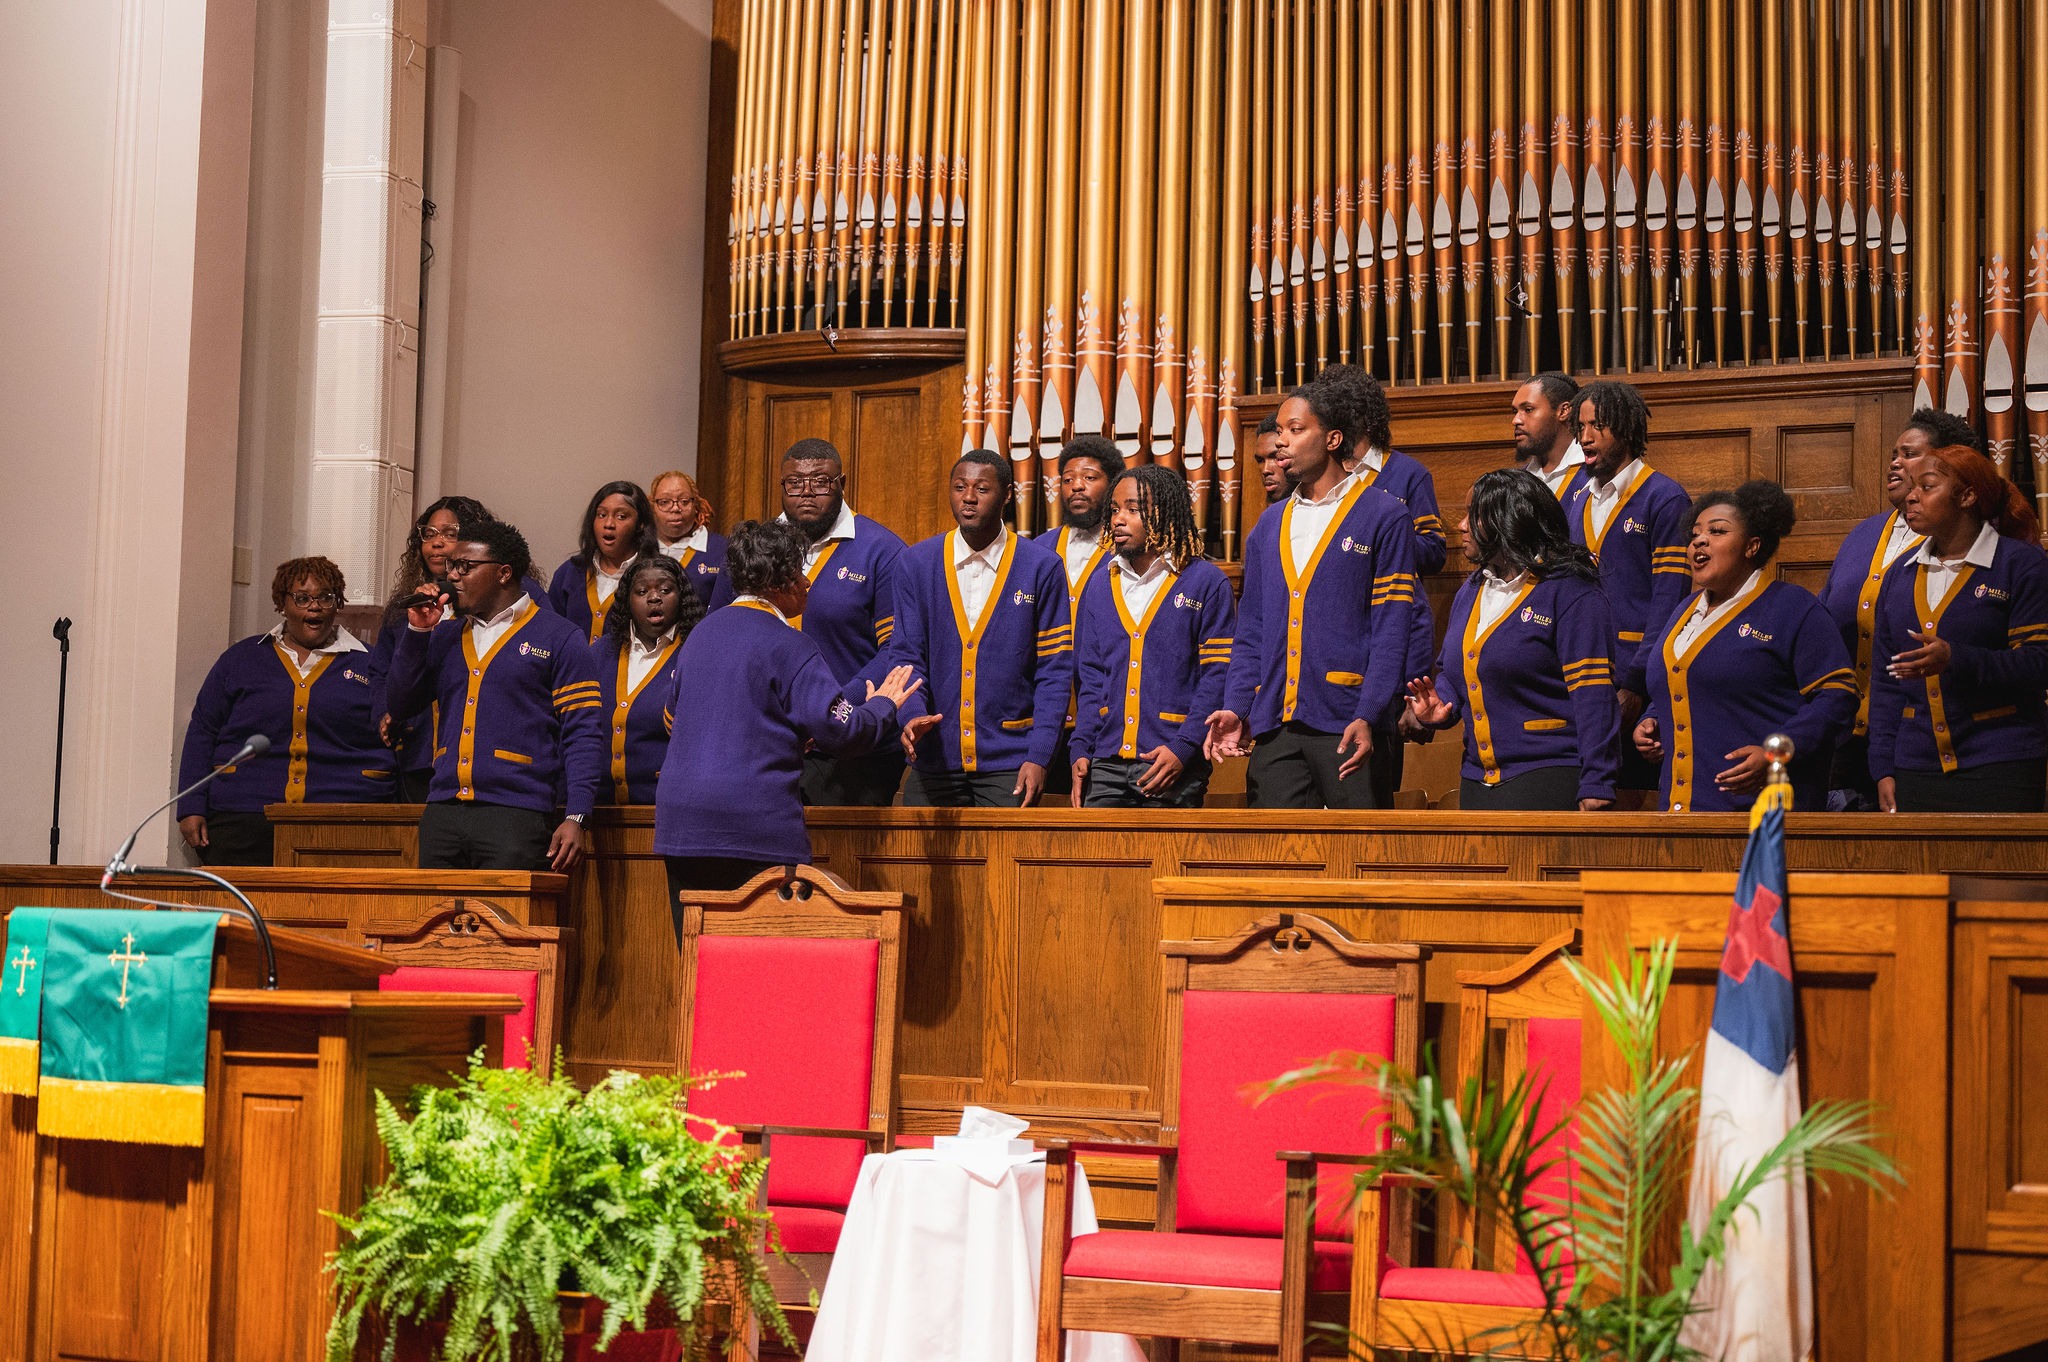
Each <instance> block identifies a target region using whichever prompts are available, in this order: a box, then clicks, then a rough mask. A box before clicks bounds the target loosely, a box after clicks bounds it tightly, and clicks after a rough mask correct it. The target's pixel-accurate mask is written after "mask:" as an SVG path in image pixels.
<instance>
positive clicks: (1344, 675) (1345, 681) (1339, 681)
mask: <svg viewBox="0 0 2048 1362" xmlns="http://www.w3.org/2000/svg"><path fill="white" fill-rule="evenodd" d="M1323 680H1325V681H1327V682H1329V683H1330V684H1331V685H1333V686H1362V685H1364V684H1365V677H1364V676H1362V675H1361V674H1359V673H1358V672H1324V673H1323Z"/></svg>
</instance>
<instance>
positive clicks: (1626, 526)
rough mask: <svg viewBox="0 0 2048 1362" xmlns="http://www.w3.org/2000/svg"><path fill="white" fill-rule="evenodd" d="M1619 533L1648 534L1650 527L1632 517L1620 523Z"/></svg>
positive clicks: (1625, 518)
mask: <svg viewBox="0 0 2048 1362" xmlns="http://www.w3.org/2000/svg"><path fill="white" fill-rule="evenodd" d="M1621 532H1622V533H1623V534H1648V533H1649V532H1650V527H1649V526H1648V525H1645V524H1644V523H1643V522H1642V521H1640V520H1637V519H1636V518H1635V517H1634V516H1627V517H1624V518H1623V520H1622V522H1621Z"/></svg>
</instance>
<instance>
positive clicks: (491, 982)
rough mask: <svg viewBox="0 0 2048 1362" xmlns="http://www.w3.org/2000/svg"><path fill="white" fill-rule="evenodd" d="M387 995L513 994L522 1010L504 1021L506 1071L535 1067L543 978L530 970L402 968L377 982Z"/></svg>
mask: <svg viewBox="0 0 2048 1362" xmlns="http://www.w3.org/2000/svg"><path fill="white" fill-rule="evenodd" d="M377 988H378V990H379V991H381V992H386V993H510V994H512V995H514V996H515V997H517V998H518V999H519V1010H518V1011H517V1012H514V1013H513V1014H512V1015H511V1016H509V1017H507V1018H505V1067H506V1068H508V1069H531V1068H532V1067H533V1024H534V1015H535V1010H536V1007H537V1005H538V999H539V996H540V976H539V975H538V974H536V973H534V972H533V971H532V970H530V969H457V968H454V967H452V966H447V965H400V966H399V967H398V968H397V969H395V970H393V971H391V973H389V974H386V975H383V976H382V977H380V978H379V979H378V980H377Z"/></svg>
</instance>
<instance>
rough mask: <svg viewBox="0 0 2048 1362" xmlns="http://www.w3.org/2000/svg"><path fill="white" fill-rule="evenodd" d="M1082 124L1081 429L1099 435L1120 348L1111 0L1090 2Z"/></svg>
mask: <svg viewBox="0 0 2048 1362" xmlns="http://www.w3.org/2000/svg"><path fill="white" fill-rule="evenodd" d="M1086 13H1087V37H1086V42H1087V51H1086V56H1085V58H1084V66H1083V72H1084V74H1083V77H1082V80H1083V87H1084V92H1083V95H1082V104H1081V110H1082V123H1081V194H1080V202H1081V205H1082V208H1081V280H1080V283H1081V297H1080V305H1079V318H1078V321H1077V322H1076V325H1075V346H1074V363H1075V368H1076V374H1075V382H1074V433H1075V434H1077V435H1079V434H1083V433H1086V434H1090V435H1099V434H1101V433H1103V431H1104V430H1105V428H1106V426H1107V422H1108V410H1107V398H1106V395H1107V394H1108V393H1109V392H1110V390H1111V384H1112V382H1113V381H1114V369H1115V354H1116V352H1115V351H1114V350H1113V349H1112V348H1111V346H1110V336H1109V332H1108V330H1107V328H1108V327H1109V326H1110V325H1112V324H1113V320H1114V319H1113V318H1111V317H1109V316H1108V315H1107V312H1106V310H1107V309H1109V308H1111V307H1114V306H1115V299H1116V256H1115V241H1116V236H1115V233H1116V216H1117V207H1118V205H1117V202H1116V194H1117V146H1118V139H1119V116H1118V104H1119V101H1118V99H1117V83H1118V81H1117V76H1118V71H1117V28H1116V16H1115V15H1114V14H1113V13H1112V12H1111V11H1110V8H1109V6H1107V5H1101V4H1094V5H1089V6H1088V7H1087V11H1086Z"/></svg>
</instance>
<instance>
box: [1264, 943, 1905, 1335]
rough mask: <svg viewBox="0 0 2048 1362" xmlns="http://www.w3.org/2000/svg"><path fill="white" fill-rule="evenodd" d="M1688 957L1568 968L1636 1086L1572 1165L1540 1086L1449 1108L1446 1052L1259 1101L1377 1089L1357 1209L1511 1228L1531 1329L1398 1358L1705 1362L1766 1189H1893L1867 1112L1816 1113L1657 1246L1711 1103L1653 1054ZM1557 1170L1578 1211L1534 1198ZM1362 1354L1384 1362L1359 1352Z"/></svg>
mask: <svg viewBox="0 0 2048 1362" xmlns="http://www.w3.org/2000/svg"><path fill="white" fill-rule="evenodd" d="M1676 956H1677V943H1676V942H1671V941H1666V942H1660V943H1658V944H1657V945H1655V946H1653V947H1652V948H1651V950H1650V951H1649V952H1648V953H1647V956H1644V955H1632V956H1631V957H1630V958H1629V960H1628V961H1627V963H1626V964H1610V965H1609V967H1608V970H1607V974H1606V977H1605V978H1599V977H1596V976H1595V975H1594V974H1593V973H1592V972H1591V971H1589V970H1587V969H1586V968H1585V967H1584V966H1583V965H1581V964H1580V963H1579V962H1578V961H1576V960H1573V959H1570V958H1569V957H1566V958H1565V961H1564V963H1565V965H1566V966H1567V967H1568V968H1569V969H1570V970H1571V973H1572V976H1573V978H1575V979H1576V980H1577V981H1578V984H1579V986H1580V987H1581V988H1582V989H1584V990H1585V993H1586V996H1587V997H1589V998H1590V999H1592V1001H1593V1005H1594V1008H1595V1010H1596V1011H1597V1012H1598V1013H1599V1015H1600V1021H1601V1024H1602V1026H1603V1028H1604V1029H1605V1030H1606V1032H1607V1033H1608V1035H1609V1036H1610V1037H1612V1039H1613V1041H1614V1043H1615V1045H1616V1047H1617V1049H1618V1050H1619V1052H1620V1054H1621V1057H1622V1059H1623V1062H1624V1064H1625V1066H1626V1069H1627V1072H1628V1081H1627V1083H1626V1085H1625V1086H1623V1087H1619V1088H1614V1089H1609V1090H1606V1091H1602V1092H1595V1093H1591V1094H1588V1095H1587V1096H1586V1097H1585V1099H1584V1100H1583V1101H1582V1102H1581V1103H1580V1104H1579V1108H1578V1110H1577V1111H1576V1113H1574V1114H1573V1115H1572V1116H1571V1117H1569V1118H1567V1119H1575V1120H1576V1121H1577V1125H1578V1135H1579V1146H1578V1149H1577V1150H1576V1151H1575V1152H1573V1153H1571V1154H1569V1155H1568V1154H1567V1153H1566V1152H1565V1142H1564V1141H1563V1140H1562V1139H1560V1138H1558V1136H1559V1135H1560V1133H1561V1128H1560V1127H1559V1126H1558V1125H1556V1124H1554V1123H1552V1124H1546V1123H1545V1122H1544V1120H1543V1119H1542V1117H1541V1114H1540V1108H1541V1098H1542V1093H1541V1090H1540V1089H1541V1085H1540V1083H1539V1082H1536V1081H1532V1079H1531V1078H1530V1076H1529V1075H1526V1074H1525V1075H1523V1076H1522V1078H1520V1079H1519V1080H1517V1081H1516V1082H1515V1083H1513V1084H1510V1085H1507V1086H1505V1087H1503V1086H1502V1085H1499V1084H1494V1083H1489V1084H1487V1085H1485V1086H1484V1087H1482V1086H1481V1085H1480V1084H1479V1083H1477V1082H1476V1081H1468V1082H1467V1083H1466V1084H1465V1085H1464V1087H1463V1089H1462V1090H1461V1091H1453V1090H1452V1089H1451V1087H1450V1086H1448V1085H1446V1084H1445V1083H1444V1082H1443V1081H1442V1080H1441V1079H1440V1077H1439V1075H1438V1072H1437V1068H1436V1060H1435V1056H1434V1054H1433V1053H1429V1054H1427V1055H1426V1057H1425V1060H1424V1064H1423V1068H1422V1071H1421V1072H1419V1073H1409V1072H1406V1071H1404V1070H1402V1069H1400V1068H1398V1067H1396V1066H1394V1065H1391V1064H1388V1063H1385V1062H1384V1061H1382V1060H1380V1059H1377V1058H1374V1057H1369V1056H1364V1055H1358V1054H1353V1053H1338V1054H1332V1055H1328V1056H1325V1057H1324V1058H1323V1059H1321V1060H1319V1061H1316V1062H1315V1063H1312V1064H1309V1065H1306V1066H1304V1067H1303V1068H1301V1069H1297V1070H1294V1071H1292V1072H1290V1073H1287V1074H1283V1075H1281V1076H1280V1077H1279V1078H1277V1079H1275V1080H1273V1082H1272V1083H1270V1084H1268V1085H1266V1086H1265V1087H1264V1088H1263V1089H1261V1090H1260V1093H1259V1094H1258V1095H1271V1094H1272V1093H1275V1092H1279V1091H1282V1090H1285V1089H1288V1088H1294V1087H1303V1086H1315V1085H1323V1084H1360V1083H1365V1084H1371V1085H1374V1086H1377V1087H1378V1088H1379V1089H1380V1091H1381V1093H1382V1094H1383V1095H1384V1096H1385V1097H1386V1099H1387V1103H1388V1108H1389V1118H1388V1124H1387V1127H1386V1147H1385V1152H1383V1153H1381V1154H1379V1155H1377V1156H1375V1157H1374V1158H1372V1159H1371V1160H1369V1161H1367V1163H1366V1164H1365V1165H1364V1166H1363V1167H1362V1168H1361V1170H1360V1171H1359V1173H1358V1176H1357V1180H1356V1189H1357V1194H1358V1195H1376V1194H1377V1188H1378V1187H1379V1186H1380V1185H1381V1184H1382V1183H1383V1182H1384V1183H1389V1184H1392V1183H1405V1184H1407V1185H1411V1186H1419V1187H1422V1188H1424V1189H1428V1190H1433V1191H1434V1192H1435V1194H1436V1195H1437V1196H1439V1197H1451V1198H1454V1199H1455V1200H1456V1201H1457V1203H1459V1205H1460V1206H1462V1207H1463V1208H1464V1209H1465V1210H1467V1211H1469V1212H1471V1213H1472V1214H1471V1215H1470V1217H1469V1221H1470V1223H1480V1224H1483V1223H1489V1222H1491V1223H1498V1224H1503V1225H1506V1226H1508V1227H1509V1228H1510V1229H1511V1231H1512V1233H1513V1237H1514V1241H1515V1245H1516V1247H1517V1249H1518V1250H1519V1251H1520V1256H1521V1257H1522V1258H1523V1259H1524V1260H1526V1262H1527V1263H1528V1264H1529V1265H1530V1269H1531V1271H1532V1272H1533V1273H1534V1276H1535V1280H1536V1285H1537V1287H1538V1289H1539V1290H1540V1292H1541V1296H1542V1309H1541V1319H1540V1321H1539V1322H1538V1323H1537V1324H1536V1326H1535V1327H1533V1328H1531V1327H1528V1326H1526V1325H1510V1326H1502V1327H1500V1328H1499V1329H1497V1330H1491V1331H1488V1332H1487V1333H1485V1334H1483V1335H1481V1336H1480V1337H1479V1338H1478V1339H1476V1340H1470V1339H1468V1340H1465V1341H1463V1342H1460V1343H1458V1344H1457V1346H1455V1347H1454V1346H1453V1341H1452V1340H1448V1339H1439V1338H1431V1337H1427V1336H1424V1337H1417V1338H1411V1339H1403V1340H1402V1344H1403V1346H1402V1347H1401V1349H1400V1351H1402V1352H1413V1353H1425V1354H1436V1355H1450V1354H1452V1353H1454V1352H1455V1353H1456V1354H1458V1355H1460V1356H1470V1355H1475V1354H1476V1355H1479V1356H1486V1355H1490V1354H1510V1355H1512V1356H1515V1357H1522V1358H1526V1357H1542V1356H1548V1357H1552V1358H1607V1359H1615V1360H1616V1362H1653V1360H1654V1362H1692V1360H1693V1359H1698V1358H1699V1357H1700V1354H1699V1353H1698V1352H1697V1351H1696V1350H1694V1349H1691V1348H1689V1347H1687V1346H1685V1344H1684V1343H1683V1342H1682V1341H1681V1339H1680V1331H1681V1329H1682V1328H1683V1326H1684V1324H1685V1321H1686V1319H1687V1318H1688V1317H1689V1316H1690V1315H1691V1314H1692V1313H1693V1312H1694V1304H1693V1298H1694V1295H1695V1293H1696V1291H1697V1290H1698V1288H1699V1285H1700V1279H1701V1276H1702V1274H1703V1273H1704V1272H1705V1271H1706V1270H1707V1268H1708V1265H1709V1264H1711V1263H1712V1262H1714V1261H1715V1260H1717V1259H1720V1258H1721V1257H1722V1255H1723V1253H1724V1251H1725V1248H1726V1242H1727V1237H1728V1233H1729V1231H1730V1229H1731V1228H1732V1227H1733V1226H1734V1224H1735V1222H1736V1220H1737V1218H1738V1217H1739V1216H1741V1215H1742V1213H1743V1208H1744V1206H1745V1204H1746V1203H1747V1202H1748V1201H1749V1200H1750V1198H1751V1197H1752V1196H1753V1195H1754V1194H1756V1192H1757V1191H1758V1190H1759V1189H1761V1188H1763V1187H1764V1186H1765V1185H1766V1184H1768V1183H1769V1182H1770V1181H1771V1180H1772V1179H1774V1178H1782V1177H1786V1176H1795V1175H1798V1174H1800V1173H1802V1172H1803V1173H1804V1174H1805V1175H1807V1176H1811V1177H1814V1178H1816V1179H1817V1180H1819V1181H1820V1182H1821V1184H1822V1185H1823V1186H1825V1185H1826V1184H1827V1183H1828V1182H1830V1181H1832V1180H1835V1179H1840V1178H1847V1179H1850V1180H1852V1181H1854V1182H1860V1183H1863V1184H1865V1185H1868V1186H1871V1187H1875V1188H1878V1189H1880V1190H1882V1189H1883V1188H1884V1187H1885V1186H1886V1185H1887V1184H1890V1183H1893V1182H1895V1181H1896V1180H1897V1178H1898V1173H1897V1170H1896V1169H1895V1168H1894V1167H1893V1165H1892V1163H1891V1161H1890V1160H1889V1159H1887V1158H1886V1157H1885V1156H1884V1155H1883V1154H1882V1153H1881V1152H1880V1151H1879V1150H1878V1149H1877V1148H1876V1146H1875V1144H1874V1140H1875V1139H1876V1135H1875V1132H1874V1131H1873V1130H1872V1128H1871V1126H1870V1123H1869V1117H1870V1107H1869V1106H1868V1104H1866V1103H1860V1102H1843V1101H1832V1100H1829V1101H1820V1102H1815V1103H1814V1104H1813V1105H1811V1106H1809V1107H1808V1108H1807V1109H1806V1111H1805V1113H1804V1115H1803V1116H1802V1117H1801V1119H1800V1120H1799V1121H1798V1122H1797V1123H1796V1124H1795V1125H1793V1126H1792V1127H1791V1129H1790V1130H1789V1131H1788V1132H1787V1133H1786V1135H1785V1136H1784V1138H1783V1139H1782V1140H1780V1141H1779V1142H1778V1144H1777V1145H1775V1146H1774V1147H1773V1148H1771V1149H1770V1150H1769V1152H1768V1153H1766V1154H1765V1155H1764V1156H1762V1157H1761V1158H1760V1159H1758V1160H1757V1162H1756V1163H1755V1164H1754V1165H1753V1166H1751V1167H1749V1168H1748V1169H1747V1170H1746V1171H1745V1173H1744V1175H1743V1176H1741V1177H1740V1178H1738V1179H1737V1180H1736V1182H1735V1184H1734V1185H1733V1186H1732V1187H1731V1188H1730V1189H1729V1191H1728V1193H1727V1194H1726V1195H1725V1196H1724V1197H1722V1199H1721V1200H1720V1202H1719V1203H1718V1204H1717V1205H1715V1206H1714V1207H1713V1208H1712V1211H1711V1213H1710V1214H1709V1215H1708V1216H1707V1217H1706V1218H1705V1220H1704V1222H1703V1223H1702V1224H1701V1226H1700V1228H1699V1229H1698V1230H1697V1231H1696V1232H1695V1231H1694V1230H1693V1229H1692V1228H1691V1227H1690V1226H1687V1225H1680V1226H1679V1231H1678V1236H1677V1246H1676V1256H1675V1259H1674V1258H1672V1257H1671V1254H1670V1252H1669V1244H1668V1241H1667V1240H1663V1239H1660V1232H1661V1231H1663V1230H1664V1228H1665V1226H1666V1224H1667V1222H1668V1220H1669V1219H1670V1218H1671V1217H1672V1216H1673V1215H1674V1214H1675V1213H1678V1212H1681V1211H1682V1210H1683V1209H1684V1204H1685V1197H1686V1191H1687V1181H1688V1176H1689V1173H1690V1164H1689V1162H1688V1155H1689V1152H1690V1150H1691V1145H1692V1138H1693V1132H1694V1129H1695V1127H1696V1125H1697V1115H1698V1105H1699V1091H1698V1089H1697V1088H1694V1087H1692V1086H1690V1085H1688V1084H1687V1083H1686V1082H1685V1074H1686V1068H1687V1064H1688V1061H1689V1058H1690V1055H1689V1053H1688V1054H1679V1055H1675V1056H1660V1055H1659V1054H1658V1048H1657V1026H1658V1021H1659V1019H1660V1018H1661V1017H1662V1016H1663V1012H1664V1002H1665V998H1666V996H1667V994H1668V992H1669V989H1670V985H1671V972H1672V964H1673V961H1674V960H1675V958H1676ZM1567 1160H1568V1162H1567ZM1561 1168H1562V1170H1563V1171H1565V1172H1567V1173H1568V1175H1569V1178H1570V1181H1571V1186H1572V1195H1571V1197H1570V1199H1569V1200H1568V1201H1566V1202H1564V1203H1563V1204H1559V1203H1557V1202H1555V1201H1546V1199H1545V1198H1544V1197H1543V1196H1542V1194H1541V1192H1540V1190H1539V1189H1541V1188H1544V1187H1546V1186H1554V1185H1555V1184H1556V1179H1557V1175H1558V1173H1559V1172H1560V1171H1561ZM1567 1250H1568V1251H1567ZM1667 1259H1668V1260H1669V1261H1668V1262H1666V1261H1665V1260H1667ZM1660 1268H1662V1272H1661V1275H1660ZM1475 1342H1476V1343H1477V1345H1478V1346H1477V1347H1476V1348H1475V1347H1474V1346H1473V1345H1474V1343H1475ZM1353 1351H1354V1352H1355V1353H1357V1354H1358V1355H1369V1354H1370V1353H1371V1351H1372V1349H1371V1348H1370V1347H1369V1346H1367V1345H1365V1344H1363V1343H1356V1342H1355V1343H1354V1347H1353Z"/></svg>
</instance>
